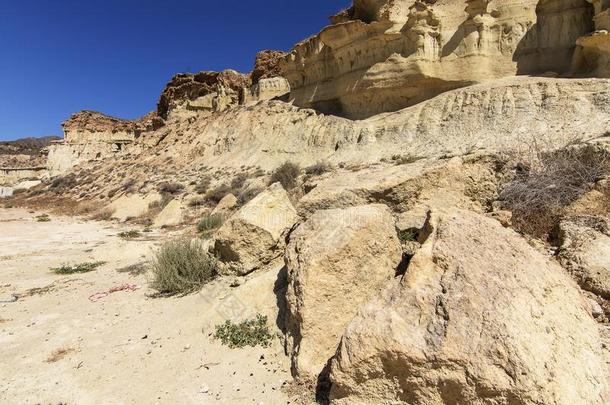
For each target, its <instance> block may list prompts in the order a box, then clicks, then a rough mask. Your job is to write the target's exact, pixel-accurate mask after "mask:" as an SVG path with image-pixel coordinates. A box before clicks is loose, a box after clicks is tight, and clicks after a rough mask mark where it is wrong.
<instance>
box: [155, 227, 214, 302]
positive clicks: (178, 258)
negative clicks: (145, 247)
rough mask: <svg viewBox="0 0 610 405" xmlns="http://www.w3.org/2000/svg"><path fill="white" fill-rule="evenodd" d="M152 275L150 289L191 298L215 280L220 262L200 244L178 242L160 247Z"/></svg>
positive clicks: (184, 239)
mask: <svg viewBox="0 0 610 405" xmlns="http://www.w3.org/2000/svg"><path fill="white" fill-rule="evenodd" d="M151 271H152V276H153V279H152V281H151V287H152V288H154V289H155V290H157V291H159V293H161V294H168V295H169V294H188V293H191V292H194V291H197V290H199V289H200V288H201V287H202V286H203V285H205V284H206V283H208V282H210V281H212V280H213V279H214V277H216V275H217V273H218V262H217V260H216V258H214V257H213V256H211V255H210V254H209V253H208V252H207V251H206V250H205V249H204V248H203V246H202V245H201V243H199V242H198V241H195V240H191V239H189V238H178V239H174V240H170V241H168V242H165V243H164V244H163V245H162V246H161V248H160V249H159V251H158V252H157V253H156V254H155V257H154V259H153V263H152V266H151Z"/></svg>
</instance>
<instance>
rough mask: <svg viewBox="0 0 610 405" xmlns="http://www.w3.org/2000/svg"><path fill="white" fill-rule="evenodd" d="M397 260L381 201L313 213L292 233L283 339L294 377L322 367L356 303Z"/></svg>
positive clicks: (381, 282) (384, 280) (386, 278)
mask: <svg viewBox="0 0 610 405" xmlns="http://www.w3.org/2000/svg"><path fill="white" fill-rule="evenodd" d="M401 258H402V251H401V246H400V242H399V240H398V237H397V233H396V228H395V225H394V219H393V217H392V215H391V212H390V210H389V209H388V208H387V207H386V206H384V205H365V206H358V207H352V208H347V209H332V210H325V211H318V212H316V213H315V214H313V215H312V216H311V217H310V218H309V219H308V220H307V221H306V222H305V223H303V224H301V225H299V227H298V228H297V229H296V230H295V231H293V232H292V234H291V235H290V241H289V244H288V247H287V249H286V265H287V268H288V289H287V294H286V296H287V304H288V312H289V315H288V322H287V338H288V346H289V350H290V351H291V356H292V364H293V372H294V373H295V374H296V375H298V376H299V377H316V376H318V375H319V374H320V373H321V372H322V371H323V369H324V367H325V366H326V364H327V362H328V360H329V359H330V358H331V357H332V356H333V355H334V353H335V351H336V349H337V345H338V344H339V340H340V338H341V335H342V333H343V331H344V329H345V326H346V325H347V324H348V323H349V322H350V320H351V319H352V318H353V316H354V315H355V314H356V310H357V309H358V306H359V305H361V304H363V303H365V302H367V301H368V300H369V299H370V298H371V297H372V296H373V295H375V294H376V293H378V292H379V291H380V290H381V289H382V288H383V287H384V286H386V285H387V284H388V283H389V282H391V280H392V279H393V278H394V276H395V274H396V270H397V268H398V266H399V264H400V262H401Z"/></svg>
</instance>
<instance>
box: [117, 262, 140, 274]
mask: <svg viewBox="0 0 610 405" xmlns="http://www.w3.org/2000/svg"><path fill="white" fill-rule="evenodd" d="M147 270H148V266H147V265H146V263H136V264H132V265H130V266H126V267H122V268H120V269H117V272H119V273H129V275H130V276H139V275H141V274H144V273H146V271H147Z"/></svg>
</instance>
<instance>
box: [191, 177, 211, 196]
mask: <svg viewBox="0 0 610 405" xmlns="http://www.w3.org/2000/svg"><path fill="white" fill-rule="evenodd" d="M211 183H212V178H211V177H210V176H203V177H202V178H201V180H199V182H198V183H197V185H196V186H195V191H196V192H197V194H205V193H206V192H207V191H208V189H209V188H210V184H211Z"/></svg>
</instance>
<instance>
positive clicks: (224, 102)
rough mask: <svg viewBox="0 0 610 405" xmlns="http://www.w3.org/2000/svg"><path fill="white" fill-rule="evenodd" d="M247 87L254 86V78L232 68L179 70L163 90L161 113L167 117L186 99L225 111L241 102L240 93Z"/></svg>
mask: <svg viewBox="0 0 610 405" xmlns="http://www.w3.org/2000/svg"><path fill="white" fill-rule="evenodd" d="M245 87H250V78H249V77H248V76H247V75H244V74H242V73H239V72H237V71H235V70H230V69H228V70H225V71H222V72H207V71H204V72H199V73H195V74H192V73H181V74H177V75H176V76H174V77H173V78H172V79H171V80H170V82H169V83H168V84H167V86H165V89H164V90H163V93H161V97H160V99H159V102H158V104H157V113H158V114H159V116H161V117H163V118H164V119H166V118H167V117H168V115H169V113H170V112H171V111H172V110H174V109H175V108H177V107H178V106H180V105H184V104H185V103H186V104H187V105H188V106H189V107H190V108H192V109H200V110H207V111H222V110H224V109H226V108H227V107H229V106H231V105H237V104H239V97H240V93H241V92H242V90H243V88H245ZM198 99H199V100H198ZM196 100H198V102H195V101H196ZM189 102H193V103H190V104H189Z"/></svg>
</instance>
